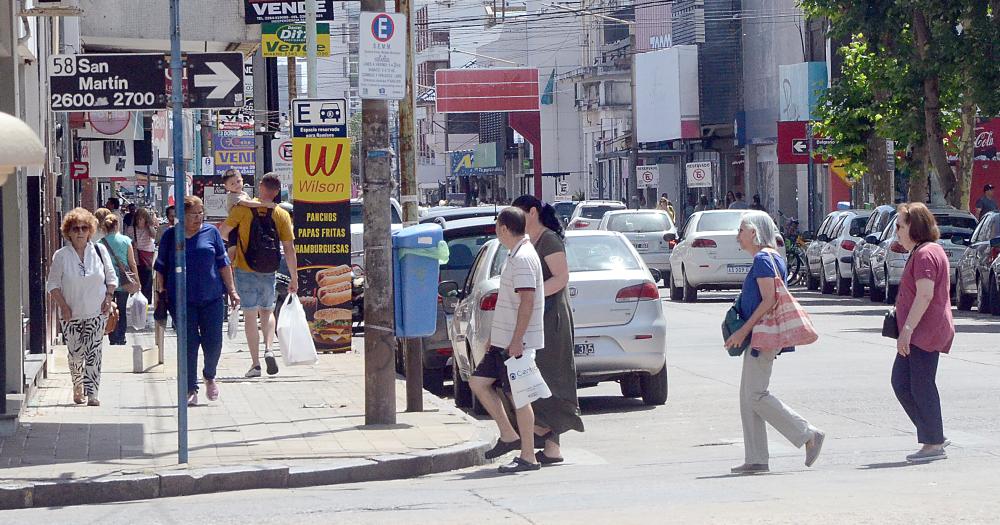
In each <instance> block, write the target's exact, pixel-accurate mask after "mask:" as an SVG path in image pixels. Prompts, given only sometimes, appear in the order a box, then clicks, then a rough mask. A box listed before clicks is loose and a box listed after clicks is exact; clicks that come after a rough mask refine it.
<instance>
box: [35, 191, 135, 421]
mask: <svg viewBox="0 0 1000 525" xmlns="http://www.w3.org/2000/svg"><path fill="white" fill-rule="evenodd" d="M96 230H97V219H96V218H95V217H94V216H93V215H92V214H91V213H90V212H89V211H87V210H85V209H83V208H76V209H74V210H73V211H71V212H69V213H68V214H67V215H66V218H65V219H63V223H62V234H63V237H64V238H66V239H67V240H68V241H69V245H67V246H64V247H62V248H60V249H59V250H57V251H56V253H55V254H54V255H53V256H52V268H51V269H50V270H49V278H48V280H47V282H46V285H45V289H46V290H47V291H48V292H49V293H50V294H51V295H52V300H53V301H55V303H56V305H57V306H58V307H59V312H60V313H61V314H62V331H63V335H64V337H65V339H66V346H67V347H68V349H69V373H70V377H71V378H72V379H73V402H75V403H76V404H78V405H79V404H83V403H84V396H87V398H88V399H87V404H88V405H90V406H99V405H100V404H101V402H100V401H99V400H98V398H97V393H98V390H99V389H100V386H101V345H102V341H103V338H104V327H105V325H106V324H107V321H108V312H109V311H110V310H111V305H112V304H113V302H114V292H115V289H116V288H117V287H118V277H117V275H115V270H114V267H113V266H112V263H111V257H110V256H109V255H108V253H107V250H106V249H105V248H104V247H103V246H101V245H99V244H94V243H92V242H90V237H91V236H92V235H93V234H94V232H95V231H96Z"/></svg>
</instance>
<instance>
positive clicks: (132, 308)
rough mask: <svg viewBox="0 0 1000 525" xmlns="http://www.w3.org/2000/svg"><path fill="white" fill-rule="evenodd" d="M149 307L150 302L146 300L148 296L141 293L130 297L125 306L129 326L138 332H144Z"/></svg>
mask: <svg viewBox="0 0 1000 525" xmlns="http://www.w3.org/2000/svg"><path fill="white" fill-rule="evenodd" d="M148 306H149V301H147V300H146V296H145V295H142V294H141V293H134V294H132V295H130V296H129V297H128V302H127V303H126V304H125V311H126V312H127V314H126V316H127V317H128V324H129V326H131V327H132V328H134V329H136V330H142V329H144V328H146V308H147V307H148Z"/></svg>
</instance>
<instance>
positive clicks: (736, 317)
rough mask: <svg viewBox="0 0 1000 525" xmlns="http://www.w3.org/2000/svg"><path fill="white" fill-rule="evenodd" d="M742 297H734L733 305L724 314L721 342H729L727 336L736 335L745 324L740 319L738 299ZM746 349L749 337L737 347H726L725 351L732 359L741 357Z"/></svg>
mask: <svg viewBox="0 0 1000 525" xmlns="http://www.w3.org/2000/svg"><path fill="white" fill-rule="evenodd" d="M742 295H743V294H737V295H736V300H735V301H733V305H732V306H730V307H729V311H727V312H726V318H725V319H724V320H723V321H722V340H723V341H727V340H729V336H731V335H733V334H734V333H736V331H737V330H739V329H740V328H743V325H744V324H746V320H745V319H742V318H741V317H740V297H741V296H742ZM747 348H750V336H747V338H746V339H744V340H743V344H742V345H740V346H739V347H737V348H729V347H727V348H726V351H727V352H729V355H731V356H733V357H739V356H741V355H743V352H745V351H746V350H747Z"/></svg>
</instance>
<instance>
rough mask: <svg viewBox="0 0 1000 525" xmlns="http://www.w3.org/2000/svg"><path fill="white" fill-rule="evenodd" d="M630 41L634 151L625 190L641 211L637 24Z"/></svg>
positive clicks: (632, 26) (630, 202)
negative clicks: (637, 170) (637, 95)
mask: <svg viewBox="0 0 1000 525" xmlns="http://www.w3.org/2000/svg"><path fill="white" fill-rule="evenodd" d="M628 41H629V48H630V50H631V52H632V71H631V81H630V84H631V89H632V149H631V151H629V155H628V160H629V171H630V172H629V173H628V179H626V186H625V189H626V191H627V192H628V201H627V202H628V207H629V208H631V209H639V183H638V179H637V178H636V177H637V175H636V171H635V168H636V166H638V165H639V134H638V130H637V128H636V122H638V120H639V119H638V116H637V115H636V110H635V106H636V89H635V87H636V86H635V65H636V56H638V53H636V39H635V24H628Z"/></svg>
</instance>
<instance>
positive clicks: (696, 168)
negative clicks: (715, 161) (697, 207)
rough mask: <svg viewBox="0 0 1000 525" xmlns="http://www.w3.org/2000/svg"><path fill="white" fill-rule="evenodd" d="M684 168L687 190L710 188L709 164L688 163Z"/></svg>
mask: <svg viewBox="0 0 1000 525" xmlns="http://www.w3.org/2000/svg"><path fill="white" fill-rule="evenodd" d="M684 167H685V169H686V171H687V187H688V188H711V187H712V163H711V162H688V163H687V164H685V166H684Z"/></svg>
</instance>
